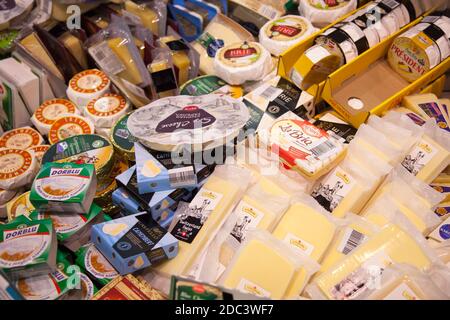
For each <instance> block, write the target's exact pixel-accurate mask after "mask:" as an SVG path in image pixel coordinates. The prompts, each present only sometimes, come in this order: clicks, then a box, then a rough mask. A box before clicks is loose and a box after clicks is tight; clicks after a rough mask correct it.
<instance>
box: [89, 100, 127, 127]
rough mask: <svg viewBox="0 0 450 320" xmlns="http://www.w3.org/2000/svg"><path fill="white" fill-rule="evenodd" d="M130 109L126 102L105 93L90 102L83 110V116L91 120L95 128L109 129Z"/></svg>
mask: <svg viewBox="0 0 450 320" xmlns="http://www.w3.org/2000/svg"><path fill="white" fill-rule="evenodd" d="M129 109H130V104H129V103H128V101H127V100H126V99H125V98H124V97H122V96H120V95H118V94H115V93H106V94H104V95H102V96H101V97H99V98H96V99H93V100H91V101H90V102H89V103H88V105H87V106H86V108H85V109H84V115H85V116H86V117H88V118H89V119H91V120H92V122H93V123H94V125H95V127H96V128H97V129H98V128H109V129H111V127H112V126H113V125H114V123H116V122H117V121H118V120H119V119H120V118H121V117H123V116H124V115H125V114H126V113H127V112H128V110H129Z"/></svg>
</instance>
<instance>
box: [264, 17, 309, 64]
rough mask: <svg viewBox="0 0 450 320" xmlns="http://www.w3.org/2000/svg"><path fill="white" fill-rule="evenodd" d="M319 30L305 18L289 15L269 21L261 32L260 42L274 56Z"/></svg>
mask: <svg viewBox="0 0 450 320" xmlns="http://www.w3.org/2000/svg"><path fill="white" fill-rule="evenodd" d="M316 30H317V29H316V28H314V27H313V25H312V24H311V22H310V21H309V20H307V19H305V18H303V17H300V16H294V15H288V16H284V17H281V18H277V19H273V20H270V21H268V22H267V23H266V24H265V25H264V26H263V27H262V28H261V29H260V30H259V42H260V43H261V44H262V45H263V46H264V47H265V48H266V49H267V50H269V52H270V53H271V54H273V55H274V56H279V55H281V54H282V53H283V52H284V51H286V50H287V49H288V48H290V47H292V46H293V45H295V44H296V43H299V42H300V41H302V40H303V39H305V38H306V37H308V36H310V35H311V34H313V33H314V32H315V31H316Z"/></svg>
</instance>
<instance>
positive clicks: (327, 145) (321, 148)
mask: <svg viewBox="0 0 450 320" xmlns="http://www.w3.org/2000/svg"><path fill="white" fill-rule="evenodd" d="M335 149H336V146H335V145H334V144H333V143H332V142H330V141H328V140H326V141H324V142H323V143H321V144H319V145H318V146H316V147H314V148H311V150H310V151H311V153H312V154H313V155H314V156H316V157H323V156H325V155H327V154H328V153H330V152H331V151H333V150H335Z"/></svg>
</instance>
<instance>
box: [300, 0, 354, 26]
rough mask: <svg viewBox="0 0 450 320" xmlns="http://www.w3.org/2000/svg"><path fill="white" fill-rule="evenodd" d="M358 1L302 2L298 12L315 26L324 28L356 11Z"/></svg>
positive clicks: (304, 0) (316, 0) (314, 0)
mask: <svg viewBox="0 0 450 320" xmlns="http://www.w3.org/2000/svg"><path fill="white" fill-rule="evenodd" d="M357 5H358V1H357V0H345V1H318V0H300V2H299V6H298V11H299V12H300V15H302V16H304V17H306V18H307V19H308V20H310V21H311V22H312V23H313V24H314V26H316V27H318V28H323V27H325V26H327V25H329V24H330V23H332V22H334V21H335V20H337V19H339V18H340V17H343V16H344V15H346V14H347V13H349V12H352V11H353V10H355V9H356V7H357Z"/></svg>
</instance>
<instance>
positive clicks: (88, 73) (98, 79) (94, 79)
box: [69, 69, 110, 93]
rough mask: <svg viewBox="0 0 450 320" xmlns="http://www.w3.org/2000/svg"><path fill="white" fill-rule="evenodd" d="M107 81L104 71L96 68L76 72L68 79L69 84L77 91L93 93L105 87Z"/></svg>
mask: <svg viewBox="0 0 450 320" xmlns="http://www.w3.org/2000/svg"><path fill="white" fill-rule="evenodd" d="M109 83H110V81H109V79H108V77H107V76H106V74H105V73H103V72H102V71H100V70H97V69H90V70H85V71H83V72H80V73H77V74H76V75H75V76H74V77H73V78H72V79H71V80H70V82H69V86H70V87H71V88H72V89H73V90H74V91H76V92H79V93H95V92H97V91H101V90H103V89H105V88H106V87H107V86H109Z"/></svg>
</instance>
